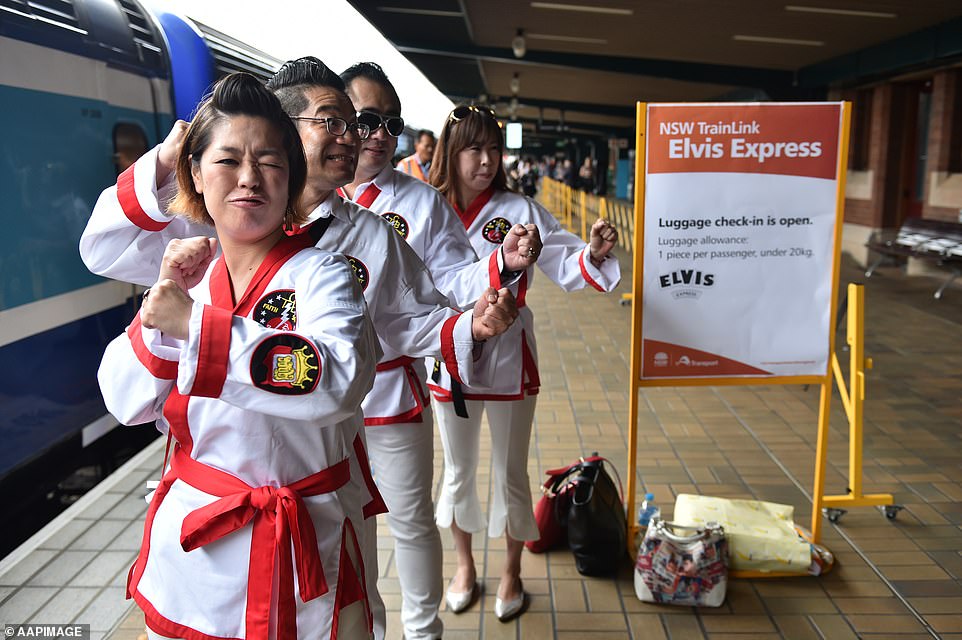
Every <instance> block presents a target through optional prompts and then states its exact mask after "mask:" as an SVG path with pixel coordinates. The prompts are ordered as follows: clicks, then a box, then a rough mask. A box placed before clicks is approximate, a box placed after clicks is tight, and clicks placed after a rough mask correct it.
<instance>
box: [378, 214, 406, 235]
mask: <svg viewBox="0 0 962 640" xmlns="http://www.w3.org/2000/svg"><path fill="white" fill-rule="evenodd" d="M381 217H382V218H384V219H385V220H387V221H388V223H390V225H391V226H392V227H394V230H395V231H397V232H398V233H399V234H401V237H402V238H404V239H405V240H407V239H408V234H409V233H410V232H411V228H410V227H409V226H408V222H407V220H405V219H404V218H402V217H401V216H400V215H398V214H396V213H394V212H393V211H388V212H387V213H384V214H381Z"/></svg>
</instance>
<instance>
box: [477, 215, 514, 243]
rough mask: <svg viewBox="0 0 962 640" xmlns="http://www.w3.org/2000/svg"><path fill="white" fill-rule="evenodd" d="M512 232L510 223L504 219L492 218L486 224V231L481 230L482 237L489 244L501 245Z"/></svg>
mask: <svg viewBox="0 0 962 640" xmlns="http://www.w3.org/2000/svg"><path fill="white" fill-rule="evenodd" d="M510 230H511V223H510V222H508V221H507V220H505V219H504V218H492V219H491V220H488V221H487V222H485V223H484V229H482V230H481V235H482V236H484V239H485V240H487V241H488V242H491V243H493V244H501V243H502V242H504V238H505V236H507V235H508V231H510Z"/></svg>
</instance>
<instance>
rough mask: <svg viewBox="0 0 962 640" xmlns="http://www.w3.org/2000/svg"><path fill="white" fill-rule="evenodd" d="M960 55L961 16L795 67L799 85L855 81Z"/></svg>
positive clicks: (948, 60)
mask: <svg viewBox="0 0 962 640" xmlns="http://www.w3.org/2000/svg"><path fill="white" fill-rule="evenodd" d="M960 58H962V18H955V19H953V20H949V21H947V22H943V23H941V24H937V25H934V26H931V27H928V28H926V29H920V30H919V31H915V32H913V33H910V34H908V35H904V36H902V37H899V38H895V39H893V40H889V41H888V42H883V43H881V44H877V45H874V46H871V47H867V48H865V49H860V50H859V51H855V52H852V53H847V54H845V55H842V56H838V57H836V58H832V59H830V60H825V61H823V62H819V63H816V64H813V65H809V66H807V67H802V68H801V69H799V71H798V84H799V86H801V87H825V86H830V85H840V84H841V85H857V84H860V83H864V82H870V81H872V80H875V79H878V78H880V77H884V76H885V75H890V74H893V73H903V72H905V71H907V70H909V69H914V68H920V67H931V66H936V65H943V64H949V63H951V62H954V61H957V60H959V59H960Z"/></svg>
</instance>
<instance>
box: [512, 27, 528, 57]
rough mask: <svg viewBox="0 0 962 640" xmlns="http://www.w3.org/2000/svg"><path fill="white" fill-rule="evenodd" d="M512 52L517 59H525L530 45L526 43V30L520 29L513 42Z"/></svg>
mask: <svg viewBox="0 0 962 640" xmlns="http://www.w3.org/2000/svg"><path fill="white" fill-rule="evenodd" d="M511 51H512V52H513V53H514V57H515V58H523V57H524V54H525V53H527V52H528V45H527V43H526V42H525V41H524V29H521V28H519V29H518V33H517V35H515V36H514V38H513V39H512V40H511Z"/></svg>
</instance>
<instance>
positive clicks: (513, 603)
mask: <svg viewBox="0 0 962 640" xmlns="http://www.w3.org/2000/svg"><path fill="white" fill-rule="evenodd" d="M527 608H528V594H527V593H525V592H524V591H522V592H521V595H520V596H518V597H517V598H514V599H513V600H507V601H505V600H502V599H501V598H498V597H495V599H494V615H495V617H497V618H498V620H500V621H501V622H509V621H511V620H514V619H515V618H517V617H518V616H520V615H521V614H522V613H524V612H525V610H526V609H527Z"/></svg>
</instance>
